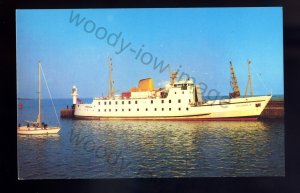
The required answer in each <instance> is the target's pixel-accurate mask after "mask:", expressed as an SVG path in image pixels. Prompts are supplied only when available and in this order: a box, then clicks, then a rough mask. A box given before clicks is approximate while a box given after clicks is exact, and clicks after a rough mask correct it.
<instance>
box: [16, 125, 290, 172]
mask: <svg viewBox="0 0 300 193" xmlns="http://www.w3.org/2000/svg"><path fill="white" fill-rule="evenodd" d="M62 128H63V129H62V131H61V133H60V134H59V135H58V136H56V137H52V136H51V137H50V136H48V137H46V138H45V137H44V136H32V137H25V136H18V141H20V142H19V143H20V145H19V146H18V148H19V150H20V154H19V158H20V157H21V159H20V160H21V163H20V162H19V163H20V167H22V168H21V171H22V174H26V176H27V177H28V176H29V177H32V176H35V177H36V176H39V177H50V178H51V177H52V178H57V177H63V178H111V177H112V178H114V177H117V178H120V177H205V176H282V175H284V146H283V144H284V136H283V133H284V125H283V123H282V122H262V121H246V122H242V121H241V122H229V121H225V122H172V121H85V120H63V121H62ZM72 135H73V137H74V136H77V137H78V139H79V140H77V139H75V138H74V139H73V140H72V138H71V136H72ZM28 152H29V153H28ZM25 155H27V156H25ZM25 157H26V158H25ZM24 160H25V161H24ZM32 160H37V162H38V164H33V163H32ZM58 160H60V162H58ZM29 162H31V163H30V167H27V166H24V163H29ZM112 163H114V164H112ZM51 164H53V165H51ZM57 165H58V166H57ZM124 165H125V166H124ZM31 170H32V171H31ZM27 173H29V174H30V175H28V174H27Z"/></svg>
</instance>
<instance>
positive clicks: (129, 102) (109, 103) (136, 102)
mask: <svg viewBox="0 0 300 193" xmlns="http://www.w3.org/2000/svg"><path fill="white" fill-rule="evenodd" d="M189 101H190V102H191V99H189ZM164 102H165V100H161V103H164ZM171 102H172V101H171V100H169V103H171ZM150 103H151V104H153V100H151V101H150ZM178 103H181V99H178ZM100 104H101V103H100V102H98V105H100ZM106 104H107V102H106V101H105V102H104V105H106ZM115 104H116V105H117V104H118V101H115ZM124 104H125V101H122V105H124ZM128 104H131V101H128ZM135 104H138V101H135ZM108 105H111V101H109V102H108Z"/></svg>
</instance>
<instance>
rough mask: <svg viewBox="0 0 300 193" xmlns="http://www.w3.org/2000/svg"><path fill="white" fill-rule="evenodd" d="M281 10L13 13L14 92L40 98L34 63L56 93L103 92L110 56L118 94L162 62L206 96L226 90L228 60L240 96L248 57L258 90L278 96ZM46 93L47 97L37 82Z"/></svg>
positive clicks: (159, 70)
mask: <svg viewBox="0 0 300 193" xmlns="http://www.w3.org/2000/svg"><path fill="white" fill-rule="evenodd" d="M282 22H283V21H282V8H280V7H264V8H155V9H68V10H66V9H65V10H64V9H59V10H53V9H52V10H47V9H43V10H24V9H22V10H20V9H19V10H16V40H17V41H16V51H17V52H16V54H17V56H16V59H17V95H18V97H21V98H37V88H38V87H37V84H38V83H37V81H38V74H37V72H38V62H39V61H40V62H41V64H42V67H43V71H44V74H45V76H46V81H47V83H48V86H49V88H50V90H51V95H52V97H53V98H71V89H72V86H73V85H76V87H77V88H78V93H79V97H80V98H87V97H96V96H102V95H103V96H106V95H107V92H108V85H109V84H108V83H109V74H108V73H109V67H108V58H109V57H111V58H112V63H113V80H114V86H115V91H116V94H120V93H121V92H123V91H127V90H129V88H131V87H136V86H137V84H138V81H139V80H140V79H144V78H153V79H154V86H155V88H159V87H164V84H165V83H166V82H167V81H169V74H168V69H167V68H166V67H167V64H170V68H171V71H176V70H178V75H179V77H180V76H181V79H184V78H186V77H187V76H190V77H192V78H193V79H194V80H195V81H196V83H198V84H201V88H202V93H203V95H205V96H214V95H220V96H223V95H228V93H229V92H231V87H230V68H229V67H230V66H229V62H230V61H231V62H232V63H233V66H234V69H235V73H236V77H237V80H238V84H239V88H240V91H241V94H242V95H244V91H245V88H246V83H247V78H248V77H247V74H248V67H247V60H251V61H252V63H251V77H252V85H253V93H254V94H255V95H265V94H270V92H272V94H273V95H274V94H283V90H284V77H283V26H282V25H283V23H282ZM42 88H43V90H42V93H43V97H44V98H49V95H48V94H47V90H46V86H45V84H44V83H43V84H42Z"/></svg>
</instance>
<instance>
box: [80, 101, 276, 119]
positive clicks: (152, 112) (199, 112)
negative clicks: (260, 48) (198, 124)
mask: <svg viewBox="0 0 300 193" xmlns="http://www.w3.org/2000/svg"><path fill="white" fill-rule="evenodd" d="M270 99H271V96H258V97H247V98H236V99H224V100H211V101H206V102H205V103H203V104H202V105H199V106H192V105H190V104H189V103H180V104H174V103H172V104H171V103H168V102H165V103H161V102H160V101H161V99H157V101H154V102H153V103H151V104H150V102H149V101H150V99H140V100H137V104H135V103H134V102H135V101H136V100H131V99H129V100H131V101H132V102H131V105H126V104H125V105H122V103H121V102H122V101H123V100H111V103H110V104H111V105H105V106H104V105H101V104H102V103H103V102H104V101H105V100H96V99H95V100H94V101H93V102H92V103H91V104H80V105H77V106H76V108H75V112H74V117H75V118H76V119H90V120H170V121H236V120H243V121H244V120H249V121H252V120H256V119H257V118H258V117H259V116H260V114H261V113H262V111H263V109H264V108H265V107H266V105H267V103H268V102H269V100H270ZM129 100H125V101H126V102H127V101H129ZM168 100H169V99H165V101H168ZM115 101H118V102H115ZM108 102H109V100H107V103H108ZM126 102H125V103H126ZM98 104H100V105H98ZM117 104H118V105H117Z"/></svg>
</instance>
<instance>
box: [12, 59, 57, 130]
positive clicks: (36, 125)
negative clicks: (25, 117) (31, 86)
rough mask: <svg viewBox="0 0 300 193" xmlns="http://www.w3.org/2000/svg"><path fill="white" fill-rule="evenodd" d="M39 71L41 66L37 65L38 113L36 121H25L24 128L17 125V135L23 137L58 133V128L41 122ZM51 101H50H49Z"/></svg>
mask: <svg viewBox="0 0 300 193" xmlns="http://www.w3.org/2000/svg"><path fill="white" fill-rule="evenodd" d="M40 71H41V64H40V63H39V64H38V75H39V86H38V87H39V88H38V89H39V91H38V101H39V102H38V103H39V105H38V106H39V110H38V111H39V112H38V116H37V120H36V121H26V122H27V125H26V126H21V125H19V126H18V127H17V133H18V134H23V135H41V134H54V133H58V132H59V130H60V127H52V126H48V125H47V124H45V123H44V122H41V77H40ZM51 100H52V99H51Z"/></svg>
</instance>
